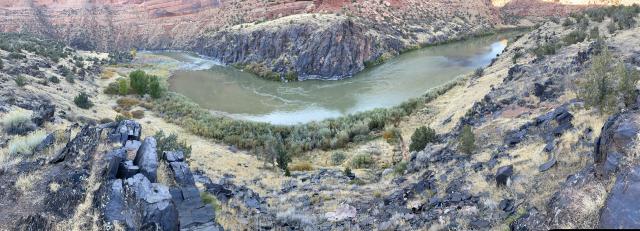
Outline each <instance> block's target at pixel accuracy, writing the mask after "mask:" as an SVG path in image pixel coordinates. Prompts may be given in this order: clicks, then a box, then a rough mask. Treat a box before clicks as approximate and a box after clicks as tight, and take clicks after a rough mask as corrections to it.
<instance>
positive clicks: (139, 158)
mask: <svg viewBox="0 0 640 231" xmlns="http://www.w3.org/2000/svg"><path fill="white" fill-rule="evenodd" d="M133 164H135V165H137V166H138V167H140V173H142V174H143V175H145V176H146V177H147V178H148V179H149V181H151V182H156V180H157V170H158V153H157V150H156V139H155V138H153V137H147V138H145V139H144V141H143V142H142V145H140V148H139V149H138V153H136V158H135V159H134V160H133Z"/></svg>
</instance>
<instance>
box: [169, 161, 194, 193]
mask: <svg viewBox="0 0 640 231" xmlns="http://www.w3.org/2000/svg"><path fill="white" fill-rule="evenodd" d="M169 166H170V168H171V173H172V174H173V178H174V179H175V181H176V183H178V185H180V186H182V187H187V186H194V185H195V184H196V182H195V181H194V180H193V174H191V170H189V166H188V165H187V164H186V163H185V162H171V163H169Z"/></svg>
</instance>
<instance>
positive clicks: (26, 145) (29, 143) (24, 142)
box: [9, 131, 47, 156]
mask: <svg viewBox="0 0 640 231" xmlns="http://www.w3.org/2000/svg"><path fill="white" fill-rule="evenodd" d="M46 137H47V133H46V132H44V131H37V132H33V133H31V134H29V135H27V136H18V137H14V138H13V139H11V141H9V155H13V156H15V155H32V154H33V151H34V149H35V148H36V146H38V144H40V143H42V141H43V140H44V139H45V138H46Z"/></svg>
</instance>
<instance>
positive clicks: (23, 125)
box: [0, 109, 35, 134]
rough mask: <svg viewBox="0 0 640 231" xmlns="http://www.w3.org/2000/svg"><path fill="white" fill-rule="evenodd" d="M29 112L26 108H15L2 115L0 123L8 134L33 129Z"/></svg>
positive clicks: (22, 132)
mask: <svg viewBox="0 0 640 231" xmlns="http://www.w3.org/2000/svg"><path fill="white" fill-rule="evenodd" d="M31 114H32V113H31V111H28V110H24V109H15V110H12V111H10V112H9V113H7V114H6V115H5V116H4V117H2V120H0V123H1V124H2V128H3V129H4V131H5V132H6V133H8V134H24V133H26V132H29V131H32V130H34V129H35V125H34V124H33V123H32V122H31Z"/></svg>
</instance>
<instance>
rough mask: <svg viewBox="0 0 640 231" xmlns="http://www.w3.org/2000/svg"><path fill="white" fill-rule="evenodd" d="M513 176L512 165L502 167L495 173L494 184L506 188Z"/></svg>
mask: <svg viewBox="0 0 640 231" xmlns="http://www.w3.org/2000/svg"><path fill="white" fill-rule="evenodd" d="M512 175H513V165H507V166H502V167H500V168H498V170H497V171H496V184H497V185H498V186H506V185H507V182H508V181H509V180H510V179H511V176H512Z"/></svg>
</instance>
